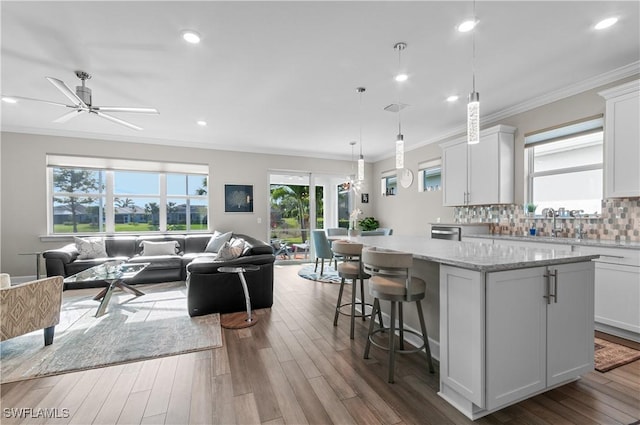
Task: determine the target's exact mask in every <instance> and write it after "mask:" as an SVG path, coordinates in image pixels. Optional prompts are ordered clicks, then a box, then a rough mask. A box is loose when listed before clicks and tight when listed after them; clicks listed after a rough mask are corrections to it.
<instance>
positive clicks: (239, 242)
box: [216, 238, 244, 261]
mask: <svg viewBox="0 0 640 425" xmlns="http://www.w3.org/2000/svg"><path fill="white" fill-rule="evenodd" d="M242 251H244V239H241V238H238V239H234V240H233V241H230V242H225V243H224V244H223V245H222V246H221V247H220V250H219V251H218V256H217V257H216V261H228V260H233V259H235V258H238V257H239V256H241V255H242Z"/></svg>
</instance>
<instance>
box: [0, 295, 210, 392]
mask: <svg viewBox="0 0 640 425" xmlns="http://www.w3.org/2000/svg"><path fill="white" fill-rule="evenodd" d="M136 288H138V289H140V290H141V291H142V292H144V293H145V295H143V296H141V297H134V296H133V295H131V294H129V293H126V292H121V291H119V290H116V291H114V293H113V297H112V298H111V301H110V303H109V306H108V308H107V314H105V315H104V316H102V317H100V318H96V317H94V316H95V313H96V310H97V308H98V302H97V301H94V300H93V297H94V296H95V295H96V294H97V292H99V291H100V289H98V288H93V289H79V290H70V291H65V292H64V300H63V306H62V313H61V317H60V324H58V325H57V326H56V332H55V338H54V341H53V344H52V345H49V346H46V347H45V346H44V337H43V331H42V330H40V331H36V332H32V333H29V334H26V335H23V336H19V337H16V338H12V339H9V340H6V341H3V342H2V343H0V375H1V379H0V381H1V382H2V383H3V384H4V383H7V382H13V381H19V380H23V379H29V378H36V377H43V376H48V375H56V374H60V373H65V372H72V371H78V370H85V369H92V368H97V367H103V366H108V365H114V364H120V363H128V362H132V361H138V360H144V359H151V358H156V357H164V356H170V355H175V354H181V353H188V352H192V351H200V350H206V349H210V348H215V347H220V346H222V331H221V328H220V315H219V314H209V315H206V316H199V317H189V315H188V313H187V300H186V287H185V283H184V282H168V283H159V284H151V285H136Z"/></svg>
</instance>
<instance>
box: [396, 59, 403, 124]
mask: <svg viewBox="0 0 640 425" xmlns="http://www.w3.org/2000/svg"><path fill="white" fill-rule="evenodd" d="M400 72H402V48H401V47H400V48H398V73H400ZM397 83H398V134H402V117H401V116H400V114H401V113H402V104H401V103H400V84H401V83H400V82H399V81H398V82H397Z"/></svg>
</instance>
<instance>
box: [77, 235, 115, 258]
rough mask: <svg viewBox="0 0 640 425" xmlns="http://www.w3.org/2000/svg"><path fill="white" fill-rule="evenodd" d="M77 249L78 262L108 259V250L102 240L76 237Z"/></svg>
mask: <svg viewBox="0 0 640 425" xmlns="http://www.w3.org/2000/svg"><path fill="white" fill-rule="evenodd" d="M73 240H74V242H75V243H76V249H77V250H78V254H79V255H78V260H89V259H91V258H104V257H108V255H107V250H106V248H105V246H104V239H102V238H86V239H84V238H79V237H76V236H74V237H73Z"/></svg>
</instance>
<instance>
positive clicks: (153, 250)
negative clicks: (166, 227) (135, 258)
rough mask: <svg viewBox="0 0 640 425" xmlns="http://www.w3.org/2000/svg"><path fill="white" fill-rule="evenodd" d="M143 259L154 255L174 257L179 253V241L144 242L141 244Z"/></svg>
mask: <svg viewBox="0 0 640 425" xmlns="http://www.w3.org/2000/svg"><path fill="white" fill-rule="evenodd" d="M140 247H141V248H142V252H141V253H140V255H141V256H143V257H149V256H152V255H173V254H177V253H178V248H180V244H179V243H178V242H177V241H165V242H153V241H142V242H140Z"/></svg>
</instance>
